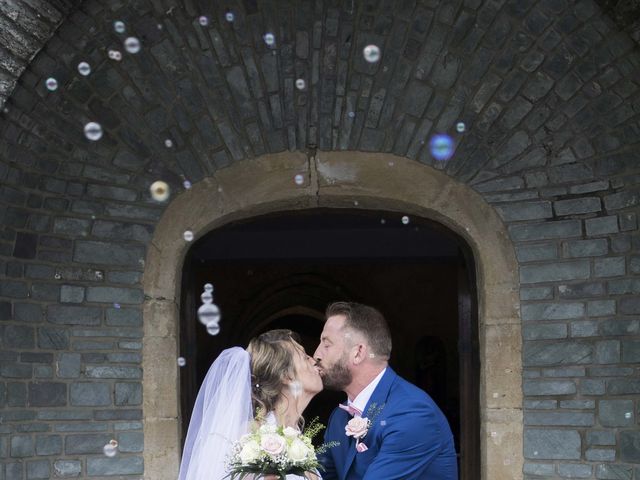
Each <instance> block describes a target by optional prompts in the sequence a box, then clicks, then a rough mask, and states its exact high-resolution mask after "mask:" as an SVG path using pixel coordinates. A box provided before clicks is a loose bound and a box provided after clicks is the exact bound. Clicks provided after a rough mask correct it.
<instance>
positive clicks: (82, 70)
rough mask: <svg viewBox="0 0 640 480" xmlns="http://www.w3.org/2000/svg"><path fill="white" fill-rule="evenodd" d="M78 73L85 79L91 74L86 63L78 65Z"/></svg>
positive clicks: (89, 67)
mask: <svg viewBox="0 0 640 480" xmlns="http://www.w3.org/2000/svg"><path fill="white" fill-rule="evenodd" d="M78 73H79V74H80V75H82V76H83V77H86V76H87V75H89V74H90V73H91V66H90V65H89V64H88V63H87V62H80V63H79V64H78Z"/></svg>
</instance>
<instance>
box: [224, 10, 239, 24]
mask: <svg viewBox="0 0 640 480" xmlns="http://www.w3.org/2000/svg"><path fill="white" fill-rule="evenodd" d="M224 19H225V20H226V21H227V22H229V23H231V22H233V21H234V20H235V19H236V16H235V15H234V14H233V12H227V13H225V14H224Z"/></svg>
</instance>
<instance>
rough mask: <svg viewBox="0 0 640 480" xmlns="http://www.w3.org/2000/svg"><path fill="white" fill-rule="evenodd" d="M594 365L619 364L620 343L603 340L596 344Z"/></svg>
mask: <svg viewBox="0 0 640 480" xmlns="http://www.w3.org/2000/svg"><path fill="white" fill-rule="evenodd" d="M595 361H596V363H599V364H608V363H619V362H620V341H619V340H603V341H600V342H596V358H595Z"/></svg>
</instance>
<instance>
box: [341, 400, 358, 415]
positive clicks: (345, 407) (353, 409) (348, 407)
mask: <svg viewBox="0 0 640 480" xmlns="http://www.w3.org/2000/svg"><path fill="white" fill-rule="evenodd" d="M338 407H339V408H341V409H342V410H344V411H345V412H349V415H351V416H352V417H355V416H358V417H361V416H362V412H361V411H360V410H358V409H357V408H356V407H354V406H353V405H342V404H341V403H339V404H338Z"/></svg>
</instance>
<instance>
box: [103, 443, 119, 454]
mask: <svg viewBox="0 0 640 480" xmlns="http://www.w3.org/2000/svg"><path fill="white" fill-rule="evenodd" d="M102 451H103V452H104V454H105V456H107V457H115V456H116V453H118V442H117V441H116V440H111V441H110V442H109V443H107V444H106V445H105V446H104V447H102Z"/></svg>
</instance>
